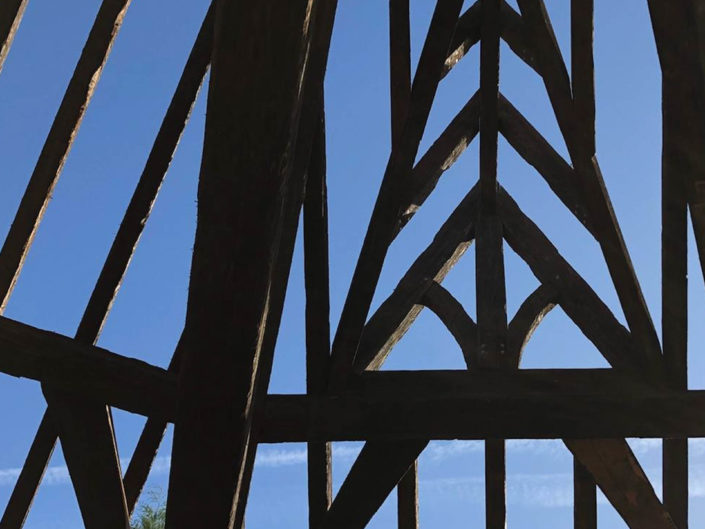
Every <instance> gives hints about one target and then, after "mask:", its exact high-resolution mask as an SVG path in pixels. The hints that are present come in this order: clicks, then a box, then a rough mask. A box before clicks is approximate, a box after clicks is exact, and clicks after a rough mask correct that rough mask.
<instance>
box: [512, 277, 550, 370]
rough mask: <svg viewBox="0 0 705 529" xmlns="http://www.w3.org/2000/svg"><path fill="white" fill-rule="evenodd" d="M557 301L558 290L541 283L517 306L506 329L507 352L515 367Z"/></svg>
mask: <svg viewBox="0 0 705 529" xmlns="http://www.w3.org/2000/svg"><path fill="white" fill-rule="evenodd" d="M557 301H558V292H557V291H556V289H555V288H553V287H551V286H549V285H541V286H539V287H538V288H537V289H536V290H534V291H533V292H532V293H531V295H529V297H528V298H526V299H525V300H524V302H523V303H522V304H521V306H520V307H519V310H518V311H517V313H516V314H515V315H514V318H512V321H511V322H510V323H509V326H508V329H507V352H508V353H509V355H511V356H512V358H513V364H514V365H516V366H517V367H518V366H519V362H520V361H521V353H522V351H523V350H524V347H525V346H526V344H527V343H528V342H529V339H530V338H531V335H532V334H534V331H535V330H536V327H538V326H539V323H541V320H543V318H544V316H546V314H548V313H549V312H550V311H551V309H552V308H553V307H555V306H556V303H557Z"/></svg>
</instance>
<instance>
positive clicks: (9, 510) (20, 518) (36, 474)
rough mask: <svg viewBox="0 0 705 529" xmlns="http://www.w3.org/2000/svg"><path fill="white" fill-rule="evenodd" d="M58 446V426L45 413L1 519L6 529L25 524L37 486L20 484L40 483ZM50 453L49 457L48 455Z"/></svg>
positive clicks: (0, 521)
mask: <svg viewBox="0 0 705 529" xmlns="http://www.w3.org/2000/svg"><path fill="white" fill-rule="evenodd" d="M55 446H56V427H55V426H54V425H53V424H51V417H50V416H49V414H46V413H45V414H44V416H43V417H42V421H41V422H40V423H39V428H38V429H37V434H36V435H35V436H34V440H33V441H32V446H30V448H29V453H28V454H27V459H25V462H24V465H22V470H21V471H20V475H19V476H18V477H17V483H18V485H16V486H15V488H14V489H12V494H11V495H10V499H9V500H8V502H7V507H5V512H4V513H3V515H2V520H0V527H3V528H4V529H5V528H6V529H19V528H21V527H22V526H23V525H24V522H25V520H26V519H27V514H29V509H30V507H31V506H32V502H33V501H34V496H35V494H36V489H37V487H36V486H20V484H23V483H32V484H34V483H39V482H40V481H41V480H42V476H44V473H45V472H46V469H47V466H48V465H49V460H50V459H51V454H52V453H53V452H54V447H55ZM47 455H48V457H47Z"/></svg>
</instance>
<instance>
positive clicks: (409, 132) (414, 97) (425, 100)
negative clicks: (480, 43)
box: [330, 0, 463, 387]
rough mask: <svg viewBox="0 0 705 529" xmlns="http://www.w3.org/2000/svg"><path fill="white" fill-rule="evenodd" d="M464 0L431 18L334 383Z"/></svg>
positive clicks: (337, 346)
mask: <svg viewBox="0 0 705 529" xmlns="http://www.w3.org/2000/svg"><path fill="white" fill-rule="evenodd" d="M462 3H463V2H462V0H448V1H447V2H439V3H438V4H436V8H435V10H434V13H433V18H432V19H431V25H430V28H429V31H428V35H427V36H426V42H425V43H424V47H423V50H422V52H421V58H420V59H419V65H418V67H417V71H416V75H415V76H414V82H413V85H412V89H411V103H410V106H409V110H408V113H407V119H406V123H405V125H404V129H403V133H402V135H401V139H400V142H399V145H398V146H397V147H396V148H395V149H393V150H392V154H391V155H390V158H389V162H388V164H387V168H386V170H385V174H384V178H383V180H382V185H381V187H380V190H379V194H378V196H377V201H376V202H375V206H374V210H373V212H372V217H371V219H370V223H369V226H368V229H367V234H366V235H365V240H364V242H363V245H362V249H361V250H360V256H359V258H358V262H357V265H356V267H355V272H354V273H353V278H352V281H351V283H350V289H349V291H348V296H347V297H346V300H345V304H344V306H343V310H342V314H341V316H340V322H339V324H338V328H337V330H336V333H335V339H334V340H333V347H332V353H331V380H330V386H331V387H337V386H341V385H343V384H344V383H345V379H346V378H347V376H348V375H349V373H350V372H351V371H352V367H353V362H354V361H355V355H356V352H357V349H358V344H359V341H360V336H361V334H362V331H363V328H364V326H365V321H366V319H367V313H368V311H369V308H370V304H371V302H372V297H373V295H374V291H375V289H376V287H377V281H378V280H379V274H380V272H381V270H382V265H383V264H384V258H385V256H386V254H387V249H388V247H389V244H390V243H391V241H392V239H393V237H394V233H395V231H396V229H397V228H396V225H397V223H398V219H399V218H400V216H401V213H402V211H404V210H405V209H406V208H404V207H403V206H404V203H405V202H406V200H404V198H401V197H404V195H405V194H406V193H407V191H406V190H405V189H404V180H405V177H406V175H408V173H409V172H410V171H411V169H412V166H413V163H414V159H415V158H416V153H417V152H418V148H419V142H420V141H421V137H422V135H423V132H424V129H425V128H426V121H427V120H428V115H429V113H430V111H431V104H432V103H433V99H434V97H435V94H436V89H437V87H438V83H439V81H440V76H441V72H442V68H443V61H444V60H445V57H446V54H447V51H448V46H449V44H450V40H451V38H452V36H453V30H454V28H455V25H456V23H457V20H458V15H459V13H460V8H461V6H462Z"/></svg>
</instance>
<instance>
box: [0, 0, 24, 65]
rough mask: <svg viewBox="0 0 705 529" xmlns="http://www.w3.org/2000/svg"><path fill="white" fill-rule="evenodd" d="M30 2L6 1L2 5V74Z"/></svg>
mask: <svg viewBox="0 0 705 529" xmlns="http://www.w3.org/2000/svg"><path fill="white" fill-rule="evenodd" d="M28 2H29V0H4V1H3V3H2V5H0V72H2V65H3V64H4V63H5V59H7V54H8V53H10V46H12V41H13V40H14V39H15V34H16V33H17V29H18V28H19V27H20V22H21V21H22V16H23V15H24V10H25V8H26V7H27V3H28Z"/></svg>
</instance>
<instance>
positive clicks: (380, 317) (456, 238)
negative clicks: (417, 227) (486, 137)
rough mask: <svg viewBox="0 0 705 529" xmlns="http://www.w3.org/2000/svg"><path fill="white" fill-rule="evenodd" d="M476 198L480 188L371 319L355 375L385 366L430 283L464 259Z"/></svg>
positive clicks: (459, 208) (366, 326)
mask: <svg viewBox="0 0 705 529" xmlns="http://www.w3.org/2000/svg"><path fill="white" fill-rule="evenodd" d="M477 195H478V193H477V188H473V189H472V190H471V191H470V192H469V193H468V194H467V195H466V196H465V198H463V200H462V201H461V202H460V204H459V205H458V207H456V208H455V210H454V211H453V213H452V214H451V215H450V216H449V217H448V220H446V222H445V223H444V224H443V226H441V228H440V229H439V230H438V233H437V234H436V236H435V237H434V238H433V241H432V242H431V244H430V245H429V246H428V247H427V248H426V249H425V250H424V251H423V252H422V253H421V255H419V257H418V258H417V259H416V261H414V263H413V264H412V265H411V267H410V268H409V270H408V271H407V272H406V273H405V274H404V276H403V277H402V279H401V280H400V281H399V283H398V284H397V286H396V288H395V289H394V292H392V294H391V295H390V296H389V297H388V298H387V299H386V300H385V301H384V302H382V304H381V305H380V307H379V308H378V309H377V311H375V313H374V314H373V315H372V317H371V318H370V319H369V321H368V322H367V324H366V325H365V328H364V329H363V333H362V337H361V339H360V346H359V348H358V354H357V357H356V359H355V371H356V372H360V371H363V370H365V369H376V368H377V367H378V366H380V365H382V363H383V362H384V360H385V359H386V357H387V355H388V354H389V353H390V351H391V350H392V348H393V347H394V345H395V344H396V343H397V342H398V341H399V340H400V339H401V337H402V336H404V333H406V331H407V330H408V329H409V327H410V326H411V324H412V323H413V322H414V320H415V319H416V317H417V316H418V315H419V313H420V312H421V308H422V307H421V306H419V303H420V302H421V298H422V297H423V294H424V292H425V291H426V290H427V289H428V288H429V286H430V285H431V282H433V281H435V282H438V283H440V282H441V281H442V280H443V278H444V277H445V276H446V274H447V273H448V272H449V271H450V269H451V268H452V267H453V266H454V265H455V264H456V263H457V262H458V260H459V259H460V258H461V257H462V256H463V254H464V253H465V251H466V250H467V248H468V247H469V245H470V241H472V239H473V237H474V226H475V221H476V218H477V214H476V211H477Z"/></svg>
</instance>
